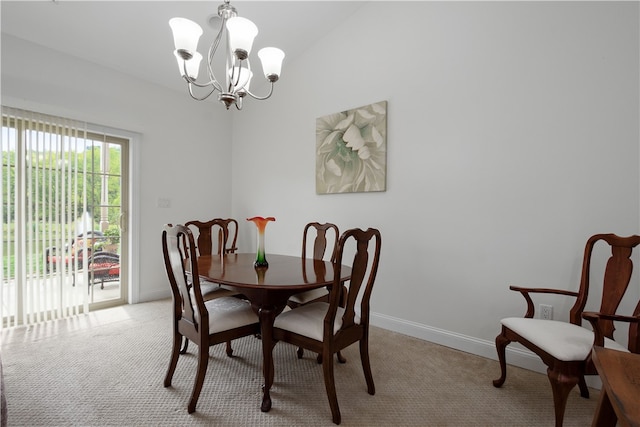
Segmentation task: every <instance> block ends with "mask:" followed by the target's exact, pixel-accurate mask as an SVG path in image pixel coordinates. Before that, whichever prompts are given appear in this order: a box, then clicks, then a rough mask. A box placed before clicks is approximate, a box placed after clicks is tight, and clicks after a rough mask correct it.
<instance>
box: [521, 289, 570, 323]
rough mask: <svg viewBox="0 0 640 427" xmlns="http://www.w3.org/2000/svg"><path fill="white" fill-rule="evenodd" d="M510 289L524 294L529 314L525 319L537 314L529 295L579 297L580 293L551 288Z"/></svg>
mask: <svg viewBox="0 0 640 427" xmlns="http://www.w3.org/2000/svg"><path fill="white" fill-rule="evenodd" d="M509 289H510V290H512V291H517V292H520V293H521V294H522V296H523V297H524V299H525V300H526V301H527V312H526V313H525V315H524V317H529V318H531V317H533V315H534V313H535V306H534V305H533V300H532V299H531V296H530V295H529V294H556V295H566V296H570V297H577V296H578V292H574V291H567V290H565V289H550V288H523V287H521V286H514V285H511V286H509Z"/></svg>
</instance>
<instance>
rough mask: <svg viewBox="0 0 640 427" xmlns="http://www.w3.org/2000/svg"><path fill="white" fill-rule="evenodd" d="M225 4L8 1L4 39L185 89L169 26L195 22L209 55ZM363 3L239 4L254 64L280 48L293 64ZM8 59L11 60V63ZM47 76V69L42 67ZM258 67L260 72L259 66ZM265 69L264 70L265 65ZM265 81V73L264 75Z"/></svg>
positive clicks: (215, 0)
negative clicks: (252, 33)
mask: <svg viewBox="0 0 640 427" xmlns="http://www.w3.org/2000/svg"><path fill="white" fill-rule="evenodd" d="M222 2H223V1H222V0H208V1H151V0H146V1H115V0H110V1H70V0H56V1H51V0H49V1H25V0H20V1H7V0H2V1H1V2H0V13H1V17H2V25H1V27H0V28H1V29H2V34H3V35H4V34H5V33H6V34H9V35H12V36H15V37H18V38H21V39H25V40H28V41H30V42H33V43H37V44H39V45H43V46H46V47H48V48H51V49H55V50H58V51H61V52H64V53H67V54H69V55H73V56H77V57H82V58H84V59H86V60H89V61H91V62H94V63H97V64H99V65H102V66H105V67H109V68H112V69H115V70H118V71H121V72H123V73H126V74H129V75H133V76H135V77H138V78H141V79H144V80H147V81H150V82H153V83H156V84H158V85H161V86H164V87H168V88H171V89H175V90H181V91H184V90H185V87H184V86H185V85H184V81H183V80H182V79H181V78H180V76H179V74H178V66H177V63H176V61H175V58H174V57H173V49H174V47H173V38H172V35H171V29H170V28H169V24H168V21H169V19H171V18H172V17H174V16H181V17H184V18H189V19H191V20H193V21H195V22H197V23H198V24H199V25H200V26H201V27H202V28H203V30H204V34H203V36H202V37H201V39H200V43H199V45H198V50H199V51H200V53H202V54H203V55H206V50H207V49H208V45H209V44H210V43H211V42H212V41H213V39H214V37H215V34H214V31H213V29H211V28H210V27H209V25H208V24H207V22H208V17H209V16H211V15H217V10H218V5H220V4H222ZM363 3H364V2H362V1H242V0H233V1H232V2H231V5H232V6H234V7H235V8H236V9H237V11H238V15H239V16H242V17H245V18H248V19H251V20H252V21H253V22H254V23H255V24H256V25H257V26H258V29H259V33H258V36H257V37H256V40H255V42H254V49H253V52H252V54H251V58H254V59H253V60H254V62H255V64H257V63H258V62H259V61H258V60H257V57H256V56H255V52H257V51H258V50H259V49H260V48H262V47H265V46H276V47H279V48H281V49H282V50H284V51H285V54H286V57H285V60H284V64H283V71H282V78H283V79H284V78H286V72H287V71H286V67H287V61H291V60H293V59H294V58H295V57H296V56H298V55H300V54H301V53H302V52H304V50H305V48H306V47H307V46H310V45H311V44H313V43H314V42H316V41H317V40H318V39H320V38H321V37H322V36H323V35H324V34H326V33H327V32H328V31H330V30H331V29H332V28H334V27H335V26H336V25H338V24H339V23H340V22H341V21H342V20H343V19H345V18H346V17H348V16H349V15H351V14H352V13H354V12H355V11H356V9H358V8H359V7H361V6H362V4H363ZM3 59H4V58H3ZM42 65H43V69H46V64H42ZM254 67H255V66H254ZM258 67H259V66H258ZM257 74H258V75H261V74H262V73H261V71H259V72H258V73H257Z"/></svg>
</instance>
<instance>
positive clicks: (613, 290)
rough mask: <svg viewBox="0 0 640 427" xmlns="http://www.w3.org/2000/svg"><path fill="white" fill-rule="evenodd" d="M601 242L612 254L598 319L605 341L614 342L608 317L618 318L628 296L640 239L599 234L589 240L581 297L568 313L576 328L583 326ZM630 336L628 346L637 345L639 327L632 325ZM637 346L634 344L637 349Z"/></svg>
mask: <svg viewBox="0 0 640 427" xmlns="http://www.w3.org/2000/svg"><path fill="white" fill-rule="evenodd" d="M598 242H605V243H607V244H608V245H609V246H610V250H611V256H610V257H609V259H608V260H607V263H606V266H605V270H604V275H603V278H602V294H601V296H600V307H599V310H598V311H597V312H598V313H599V314H600V315H604V317H603V316H601V318H600V319H599V321H598V327H599V329H600V331H601V332H602V334H603V335H604V336H605V337H607V338H610V339H614V337H613V332H614V330H615V327H614V321H613V320H612V319H607V318H605V317H606V316H612V315H615V314H616V311H617V309H618V307H619V306H620V302H621V301H622V298H623V297H624V295H625V293H626V292H627V289H628V287H629V283H630V282H631V274H632V272H633V262H632V261H631V253H632V251H633V249H634V248H635V247H636V246H638V244H640V236H629V237H620V236H617V235H615V234H596V235H594V236H591V237H590V238H589V240H587V244H586V245H585V249H584V257H583V262H582V274H581V279H580V288H579V290H578V297H577V298H576V302H575V304H574V305H573V307H571V310H570V311H569V319H570V322H571V323H574V324H576V325H582V319H583V313H584V308H585V306H586V304H587V301H588V298H589V287H590V281H591V267H592V266H591V262H592V259H593V250H594V247H595V246H596V244H597V243H598ZM639 309H640V305H639V307H638V308H636V315H637V312H638V310H639ZM630 332H631V335H630V336H629V344H632V343H636V344H637V339H638V336H637V335H638V334H637V324H636V325H632V328H631V329H630ZM632 335H635V336H632ZM636 344H634V346H635V345H636Z"/></svg>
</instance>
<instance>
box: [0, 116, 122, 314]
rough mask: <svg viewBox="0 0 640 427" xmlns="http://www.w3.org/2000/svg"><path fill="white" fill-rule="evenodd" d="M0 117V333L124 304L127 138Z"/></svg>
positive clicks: (61, 122) (42, 119) (46, 120)
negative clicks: (1, 328)
mask: <svg viewBox="0 0 640 427" xmlns="http://www.w3.org/2000/svg"><path fill="white" fill-rule="evenodd" d="M2 112H3V114H2V134H1V136H2V176H1V177H0V185H1V186H2V193H1V194H2V196H1V197H2V206H1V209H2V234H3V244H2V247H0V262H1V263H2V268H1V269H0V287H1V292H0V315H1V316H2V320H3V322H2V323H3V325H4V326H15V325H19V324H30V323H37V322H39V321H44V320H49V319H55V318H62V317H65V316H69V315H73V314H77V313H79V312H83V311H85V312H86V311H88V310H90V309H94V308H100V307H105V306H112V305H117V304H122V303H125V302H126V295H127V283H126V280H125V278H126V277H127V274H126V269H127V263H126V260H127V254H126V248H127V244H126V243H127V233H126V227H124V224H126V218H125V216H126V213H127V206H126V201H127V200H128V195H127V193H126V189H127V181H128V178H127V174H126V172H127V171H128V157H127V155H126V154H127V153H128V144H129V140H128V139H127V138H122V137H117V136H114V135H108V134H106V133H104V132H96V131H95V130H92V129H90V127H89V126H88V125H86V124H84V123H80V122H75V121H71V120H67V119H63V118H59V117H51V116H45V115H41V114H37V113H31V112H26V111H22V110H16V109H10V108H6V107H3V108H2Z"/></svg>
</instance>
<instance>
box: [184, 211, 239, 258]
mask: <svg viewBox="0 0 640 427" xmlns="http://www.w3.org/2000/svg"><path fill="white" fill-rule="evenodd" d="M185 226H187V227H189V228H190V229H192V230H194V231H196V230H197V236H198V237H197V241H196V243H197V249H198V254H200V255H213V254H214V252H213V249H214V238H215V243H216V252H215V253H216V254H218V255H219V254H221V253H225V254H228V253H234V252H235V251H236V250H237V249H238V248H237V247H236V242H237V240H238V221H236V220H235V219H233V218H227V219H223V218H214V219H212V220H209V221H198V220H192V221H188V222H186V223H185Z"/></svg>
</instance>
